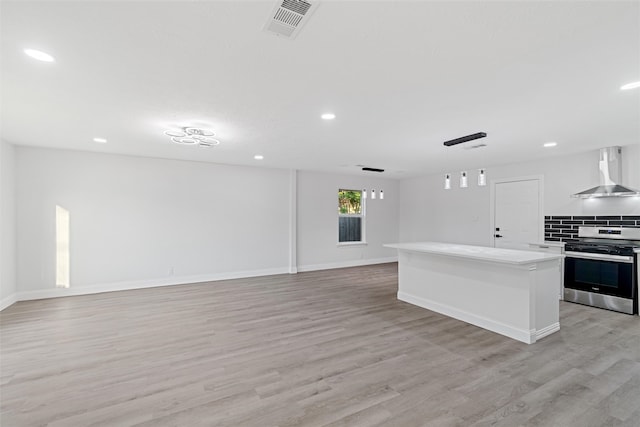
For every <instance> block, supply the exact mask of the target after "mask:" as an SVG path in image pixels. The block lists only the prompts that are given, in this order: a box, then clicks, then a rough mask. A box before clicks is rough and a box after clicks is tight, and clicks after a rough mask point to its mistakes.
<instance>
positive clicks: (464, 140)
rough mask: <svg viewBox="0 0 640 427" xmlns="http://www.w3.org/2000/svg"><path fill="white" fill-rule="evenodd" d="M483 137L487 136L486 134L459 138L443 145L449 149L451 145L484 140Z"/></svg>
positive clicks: (479, 133)
mask: <svg viewBox="0 0 640 427" xmlns="http://www.w3.org/2000/svg"><path fill="white" fill-rule="evenodd" d="M485 136H487V134H486V132H478V133H474V134H473V135H466V136H461V137H460V138H456V139H452V140H450V141H445V142H444V143H443V144H444V145H446V146H447V147H451V146H452V145H457V144H462V143H463V142H468V141H473V140H474V139H480V138H484V137H485Z"/></svg>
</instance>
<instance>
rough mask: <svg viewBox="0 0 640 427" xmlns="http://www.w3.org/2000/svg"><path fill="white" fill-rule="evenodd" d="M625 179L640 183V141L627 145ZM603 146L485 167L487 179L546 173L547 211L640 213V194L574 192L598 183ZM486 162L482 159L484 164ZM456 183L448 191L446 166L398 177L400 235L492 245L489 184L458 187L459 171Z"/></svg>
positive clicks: (472, 180) (636, 185)
mask: <svg viewBox="0 0 640 427" xmlns="http://www.w3.org/2000/svg"><path fill="white" fill-rule="evenodd" d="M623 156H624V157H623V159H624V161H623V163H622V175H623V179H622V180H623V183H624V184H626V185H627V186H630V187H632V188H635V189H640V145H632V146H626V147H623ZM598 160H599V152H598V151H597V150H596V151H588V152H584V153H580V154H572V155H570V156H559V157H553V158H549V159H545V160H538V161H532V162H527V163H519V164H513V165H508V166H500V167H492V168H488V169H487V176H488V180H489V181H491V179H502V178H510V177H519V176H530V175H543V176H544V213H545V215H639V214H640V198H638V197H627V198H615V199H592V200H581V199H575V198H571V197H570V195H571V194H574V193H576V192H579V191H582V190H586V189H588V188H591V187H594V186H596V185H598V183H599V172H598ZM481 166H482V165H478V167H481ZM450 172H451V173H452V174H453V185H452V189H451V190H448V191H445V190H444V188H443V185H444V172H443V173H440V174H434V175H426V176H421V177H416V178H411V179H406V180H403V181H401V183H400V206H401V207H402V208H401V209H400V241H403V242H410V241H421V240H434V241H446V242H455V243H467V244H476V245H485V246H489V245H491V237H490V217H489V215H490V201H489V197H490V195H489V191H490V190H489V185H487V186H486V187H478V186H477V185H476V184H475V178H476V175H475V173H476V171H470V186H469V188H466V189H461V188H459V187H458V185H457V184H458V174H459V171H450Z"/></svg>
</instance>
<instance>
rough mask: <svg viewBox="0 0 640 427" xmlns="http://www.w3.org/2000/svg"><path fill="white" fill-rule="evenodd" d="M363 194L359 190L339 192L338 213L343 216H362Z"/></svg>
mask: <svg viewBox="0 0 640 427" xmlns="http://www.w3.org/2000/svg"><path fill="white" fill-rule="evenodd" d="M361 198H362V192H361V191H359V190H339V191H338V212H339V213H341V214H356V215H360V214H362V203H361Z"/></svg>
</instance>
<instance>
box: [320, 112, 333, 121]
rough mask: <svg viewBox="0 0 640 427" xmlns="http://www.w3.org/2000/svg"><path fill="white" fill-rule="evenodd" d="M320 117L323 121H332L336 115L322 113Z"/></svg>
mask: <svg viewBox="0 0 640 427" xmlns="http://www.w3.org/2000/svg"><path fill="white" fill-rule="evenodd" d="M320 117H322V119H323V120H333V119H335V118H336V115H335V114H333V113H324V114H323V115H321V116H320Z"/></svg>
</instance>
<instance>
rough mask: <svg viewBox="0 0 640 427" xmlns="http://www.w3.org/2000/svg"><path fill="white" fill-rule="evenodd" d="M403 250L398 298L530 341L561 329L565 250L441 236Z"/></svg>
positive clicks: (399, 246) (404, 245)
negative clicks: (548, 250) (444, 239)
mask: <svg viewBox="0 0 640 427" xmlns="http://www.w3.org/2000/svg"><path fill="white" fill-rule="evenodd" d="M385 246H387V247H392V248H396V249H398V251H399V267H398V270H399V272H398V299H399V300H402V301H405V302H408V303H411V304H414V305H417V306H420V307H423V308H426V309H429V310H432V311H435V312H438V313H441V314H445V315H447V316H450V317H453V318H456V319H458V320H462V321H465V322H467V323H471V324H473V325H476V326H479V327H481V328H485V329H488V330H490V331H493V332H497V333H499V334H502V335H505V336H507V337H510V338H513V339H515V340H518V341H522V342H524V343H527V344H532V343H535V342H536V341H537V340H539V339H540V338H542V337H545V336H547V335H549V334H552V333H554V332H556V331H558V330H560V323H559V303H558V286H559V285H560V283H561V276H560V271H561V269H560V267H561V262H562V258H563V255H558V254H548V253H541V252H528V251H520V250H511V249H498V248H485V247H480V246H467V245H455V244H447V243H437V242H423V243H399V244H389V245H385Z"/></svg>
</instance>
